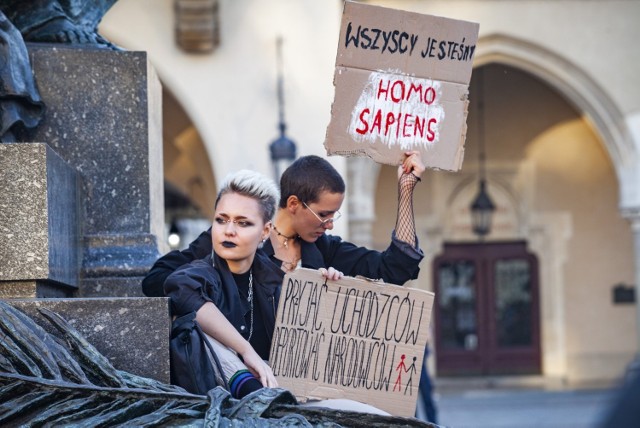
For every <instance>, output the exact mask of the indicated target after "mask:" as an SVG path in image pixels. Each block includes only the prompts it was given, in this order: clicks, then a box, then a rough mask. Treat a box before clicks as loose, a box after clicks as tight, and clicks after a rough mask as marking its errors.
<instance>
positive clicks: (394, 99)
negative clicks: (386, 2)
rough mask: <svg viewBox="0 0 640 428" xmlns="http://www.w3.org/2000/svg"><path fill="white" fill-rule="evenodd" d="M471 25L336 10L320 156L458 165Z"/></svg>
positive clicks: (354, 8)
mask: <svg viewBox="0 0 640 428" xmlns="http://www.w3.org/2000/svg"><path fill="white" fill-rule="evenodd" d="M478 30H479V25H478V24H476V23H472V22H466V21H459V20H453V19H449V18H442V17H436V16H431V15H423V14H418V13H413V12H406V11H401V10H395V9H388V8H384V7H379V6H371V5H368V4H363V3H354V2H350V1H347V2H345V5H344V13H343V16H342V25H341V30H340V41H339V44H338V52H337V57H336V69H335V74H334V81H333V83H334V86H335V98H334V102H333V105H332V108H331V121H330V123H329V126H328V127H327V135H326V139H325V143H324V145H325V149H326V150H327V154H328V155H342V156H369V157H370V158H372V159H373V160H375V161H376V162H379V163H385V164H390V165H398V164H400V163H401V161H402V159H403V155H404V152H405V151H407V150H418V151H420V152H421V154H422V160H423V162H424V164H425V166H427V167H428V168H435V169H443V170H449V171H457V170H459V169H460V168H461V167H462V160H463V156H464V140H465V136H466V133H467V125H466V118H467V111H468V104H469V101H468V88H469V81H470V79H471V70H472V64H473V55H474V53H475V48H476V43H477V40H478Z"/></svg>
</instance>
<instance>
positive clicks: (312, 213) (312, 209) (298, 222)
mask: <svg viewBox="0 0 640 428" xmlns="http://www.w3.org/2000/svg"><path fill="white" fill-rule="evenodd" d="M342 201H344V193H332V192H329V191H327V190H324V191H322V192H321V193H320V195H319V197H318V201H317V202H311V203H308V204H307V206H304V204H302V202H301V201H300V203H299V204H298V205H297V208H296V211H295V215H294V225H293V227H294V229H295V231H296V233H297V234H298V235H299V236H300V238H302V239H303V240H305V241H307V242H315V241H317V240H318V238H320V237H321V236H322V235H324V233H325V232H326V231H327V230H332V229H333V222H332V221H329V222H326V223H324V224H323V221H324V220H327V219H330V218H333V217H334V216H335V215H336V212H337V211H338V210H339V209H340V207H341V206H342Z"/></svg>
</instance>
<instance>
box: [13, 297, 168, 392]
mask: <svg viewBox="0 0 640 428" xmlns="http://www.w3.org/2000/svg"><path fill="white" fill-rule="evenodd" d="M7 302H8V303H9V304H11V305H12V306H14V307H15V308H17V309H19V310H21V311H22V312H24V313H26V314H27V315H29V316H30V317H31V318H32V319H33V320H34V321H35V322H36V323H38V324H39V325H40V326H41V327H43V328H44V329H45V330H47V331H48V332H50V333H52V334H55V335H57V336H59V333H58V332H57V330H55V327H53V326H52V325H51V323H49V322H48V321H47V320H46V319H45V318H44V317H43V316H42V315H41V314H40V312H39V311H38V308H47V309H49V310H51V311H53V312H56V313H58V314H59V315H60V316H62V317H63V318H64V319H66V320H67V321H68V322H69V324H71V325H72V326H73V327H74V328H75V329H76V330H78V331H79V332H80V333H81V334H82V335H83V336H84V338H85V339H87V341H89V343H91V344H92V345H93V346H95V347H96V349H97V350H98V351H100V353H101V354H102V355H104V356H105V357H107V358H108V359H109V361H110V362H111V364H112V365H113V366H114V367H115V368H117V369H119V370H124V371H127V372H130V373H134V374H137V375H138V376H143V377H149V378H152V379H156V380H159V381H161V382H164V383H169V382H170V376H169V334H170V331H171V319H170V317H169V299H167V298H99V299H79V298H74V299H30V300H9V301H7Z"/></svg>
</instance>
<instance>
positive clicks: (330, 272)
mask: <svg viewBox="0 0 640 428" xmlns="http://www.w3.org/2000/svg"><path fill="white" fill-rule="evenodd" d="M318 270H319V271H320V273H321V274H322V276H324V277H325V278H327V279H330V280H333V281H337V280H339V279H340V278H342V277H343V276H344V274H343V273H342V272H340V271H339V270H337V269H334V268H332V267H330V268H329V269H325V268H320V269H318Z"/></svg>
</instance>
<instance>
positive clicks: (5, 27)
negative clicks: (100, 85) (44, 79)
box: [0, 11, 45, 143]
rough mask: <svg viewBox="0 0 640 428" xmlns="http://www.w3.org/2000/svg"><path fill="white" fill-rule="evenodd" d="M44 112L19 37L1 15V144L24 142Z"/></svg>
mask: <svg viewBox="0 0 640 428" xmlns="http://www.w3.org/2000/svg"><path fill="white" fill-rule="evenodd" d="M44 109H45V107H44V103H43V102H42V100H41V99H40V94H39V93H38V90H37V88H36V84H35V82H34V79H33V72H32V71H31V63H30V62H29V54H28V53H27V48H26V46H25V44H24V41H23V40H22V36H21V35H20V32H19V31H18V30H17V29H16V28H15V27H14V26H13V25H12V24H11V22H10V21H9V20H8V19H7V17H6V16H5V15H4V14H3V13H2V12H1V11H0V142H2V143H12V142H16V141H25V140H26V139H27V132H28V129H32V128H35V127H36V126H38V124H39V123H40V120H42V116H43V115H44Z"/></svg>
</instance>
